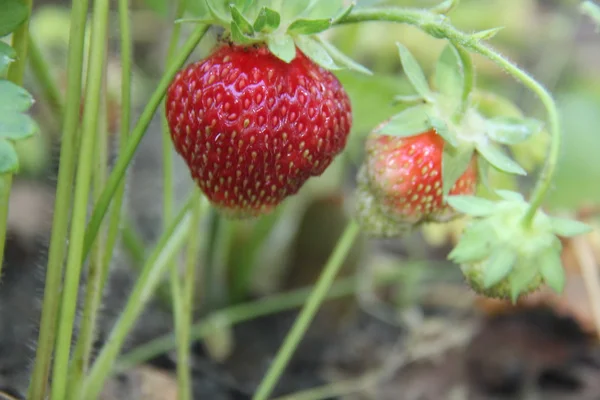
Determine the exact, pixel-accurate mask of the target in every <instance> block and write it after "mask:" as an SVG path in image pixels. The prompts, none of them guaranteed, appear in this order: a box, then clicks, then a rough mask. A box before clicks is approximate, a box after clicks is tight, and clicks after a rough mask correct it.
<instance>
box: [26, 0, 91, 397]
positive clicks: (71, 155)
mask: <svg viewBox="0 0 600 400" xmlns="http://www.w3.org/2000/svg"><path fill="white" fill-rule="evenodd" d="M87 11H88V2H87V0H81V1H74V2H73V5H72V7H71V31H70V34H69V35H70V37H69V54H68V64H67V76H68V82H67V95H66V104H67V105H66V109H65V115H64V122H63V127H64V131H63V136H62V144H61V149H60V166H59V172H58V184H57V190H56V202H55V205H54V219H53V223H52V237H51V240H50V250H49V254H48V266H47V268H46V284H45V289H44V300H43V303H42V318H41V325H40V333H39V338H38V347H37V351H36V359H35V363H34V367H33V374H32V381H31V386H30V388H29V393H28V397H27V398H28V400H43V399H44V398H45V396H46V394H45V393H46V385H47V382H48V375H49V369H50V359H51V357H52V351H53V348H54V341H55V338H56V323H57V320H58V305H59V299H60V290H61V283H62V273H63V259H64V256H65V247H66V246H65V238H66V236H67V232H68V229H69V228H68V227H69V212H70V210H71V198H72V190H73V175H74V172H75V160H76V156H77V136H78V135H77V133H78V128H79V104H80V101H81V75H82V69H81V67H82V64H83V51H84V35H85V24H86V17H87Z"/></svg>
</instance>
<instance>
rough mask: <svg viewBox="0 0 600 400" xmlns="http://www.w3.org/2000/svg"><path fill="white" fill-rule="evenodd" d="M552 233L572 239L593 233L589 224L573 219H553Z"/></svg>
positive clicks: (551, 219) (551, 220)
mask: <svg viewBox="0 0 600 400" xmlns="http://www.w3.org/2000/svg"><path fill="white" fill-rule="evenodd" d="M550 223H551V224H552V231H553V232H554V233H556V234H557V235H558V236H563V237H572V236H579V235H583V234H585V233H589V232H591V231H592V228H591V227H590V226H589V225H588V224H584V223H583V222H579V221H575V220H572V219H566V218H558V217H551V218H550Z"/></svg>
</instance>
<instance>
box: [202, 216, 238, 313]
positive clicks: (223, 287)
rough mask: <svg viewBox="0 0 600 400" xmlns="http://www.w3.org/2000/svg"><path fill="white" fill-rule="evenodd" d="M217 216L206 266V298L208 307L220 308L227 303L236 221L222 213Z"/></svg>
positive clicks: (205, 302)
mask: <svg viewBox="0 0 600 400" xmlns="http://www.w3.org/2000/svg"><path fill="white" fill-rule="evenodd" d="M216 217H217V224H216V225H217V229H216V234H215V238H214V243H213V245H212V246H211V248H210V249H211V252H212V254H211V257H210V262H209V263H208V265H207V268H205V271H204V272H205V274H204V283H205V287H204V290H205V296H206V297H205V300H204V305H205V306H206V308H208V309H214V308H220V307H223V306H224V305H226V304H227V302H228V301H227V300H228V295H229V294H228V293H227V289H228V284H227V266H228V261H229V256H230V249H231V242H232V240H233V235H234V233H235V222H234V221H231V220H228V219H227V218H225V217H223V216H222V215H220V214H217V215H216Z"/></svg>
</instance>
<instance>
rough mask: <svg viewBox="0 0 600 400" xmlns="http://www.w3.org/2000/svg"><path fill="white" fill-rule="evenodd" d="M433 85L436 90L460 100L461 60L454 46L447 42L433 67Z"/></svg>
mask: <svg viewBox="0 0 600 400" xmlns="http://www.w3.org/2000/svg"><path fill="white" fill-rule="evenodd" d="M435 85H436V87H437V90H438V92H440V93H441V94H443V95H445V96H447V97H448V98H451V99H456V101H457V103H458V102H460V99H461V97H462V92H463V86H464V76H463V72H462V62H461V61H460V57H459V55H458V52H457V51H456V48H455V47H454V46H453V45H452V44H448V45H447V46H446V47H445V48H444V50H443V51H442V53H441V55H440V58H439V60H438V62H437V64H436V67H435Z"/></svg>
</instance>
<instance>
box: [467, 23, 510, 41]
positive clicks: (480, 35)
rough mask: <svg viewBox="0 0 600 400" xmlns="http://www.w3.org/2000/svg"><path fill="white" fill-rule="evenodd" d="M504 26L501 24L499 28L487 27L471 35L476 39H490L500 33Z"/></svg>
mask: <svg viewBox="0 0 600 400" xmlns="http://www.w3.org/2000/svg"><path fill="white" fill-rule="evenodd" d="M502 29H504V27H502V26H500V27H497V28H492V29H486V30H484V31H479V32H476V33H474V34H472V35H471V38H473V39H475V40H490V39H491V38H493V37H494V36H496V35H497V34H498V32H500V31H501V30H502Z"/></svg>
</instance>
